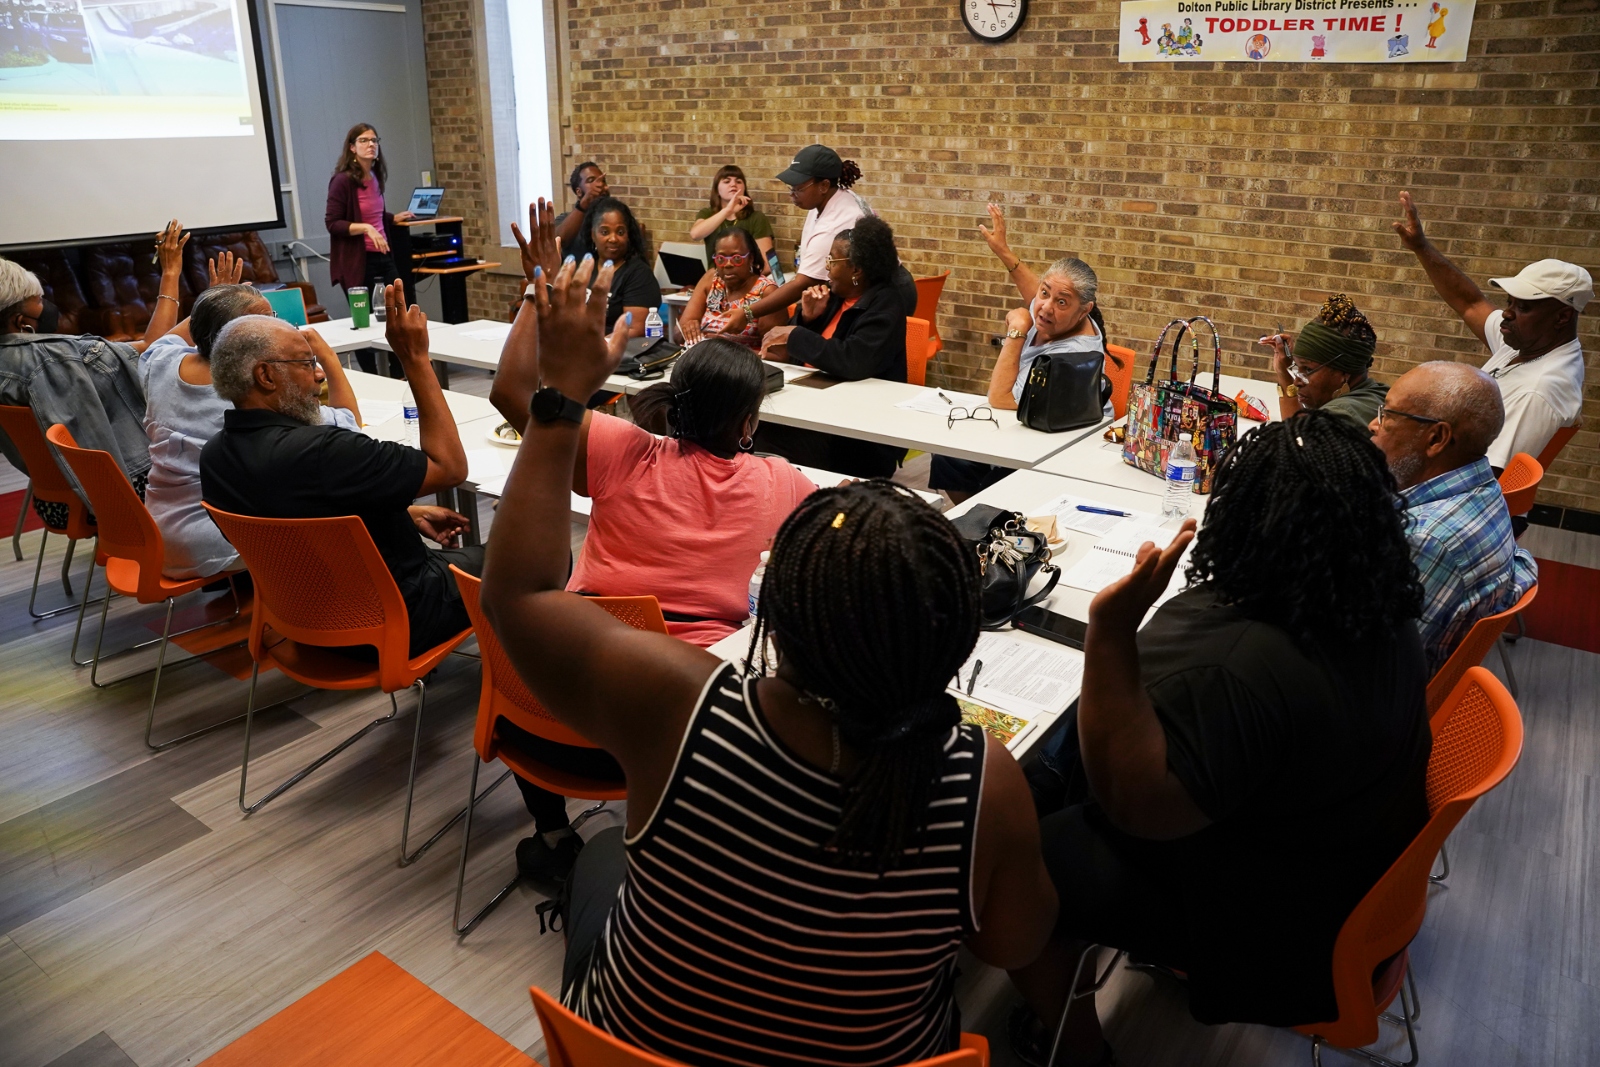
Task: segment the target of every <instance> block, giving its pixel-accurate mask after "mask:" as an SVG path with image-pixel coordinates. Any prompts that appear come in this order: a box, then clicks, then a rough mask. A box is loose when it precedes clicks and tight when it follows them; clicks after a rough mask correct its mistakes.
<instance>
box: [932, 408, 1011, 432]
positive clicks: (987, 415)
mask: <svg viewBox="0 0 1600 1067" xmlns="http://www.w3.org/2000/svg"><path fill="white" fill-rule="evenodd" d="M958 422H987V423H988V424H989V425H990V426H993V427H994V428H995V429H997V430H998V429H999V428H1000V424H999V423H998V422H996V421H995V418H994V412H993V411H991V410H990V409H988V408H986V407H975V408H973V409H972V410H970V411H969V410H967V409H966V408H951V409H950V414H948V415H946V416H945V417H944V428H945V429H947V430H948V429H950V428H951V427H953V426H954V425H955V424H956V423H958Z"/></svg>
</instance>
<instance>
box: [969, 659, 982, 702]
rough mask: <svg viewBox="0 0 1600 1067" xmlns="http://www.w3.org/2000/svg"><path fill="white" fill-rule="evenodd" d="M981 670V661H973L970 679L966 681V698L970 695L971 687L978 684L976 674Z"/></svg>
mask: <svg viewBox="0 0 1600 1067" xmlns="http://www.w3.org/2000/svg"><path fill="white" fill-rule="evenodd" d="M981 670H983V660H981V659H980V660H973V662H972V677H971V678H968V679H967V696H971V695H972V690H973V687H974V686H976V685H977V684H978V672H979V671H981Z"/></svg>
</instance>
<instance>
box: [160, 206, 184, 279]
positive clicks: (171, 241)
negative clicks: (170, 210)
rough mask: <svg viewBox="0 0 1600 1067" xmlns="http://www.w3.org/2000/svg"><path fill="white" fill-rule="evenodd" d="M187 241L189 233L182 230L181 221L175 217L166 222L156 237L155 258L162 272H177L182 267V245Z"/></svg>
mask: <svg viewBox="0 0 1600 1067" xmlns="http://www.w3.org/2000/svg"><path fill="white" fill-rule="evenodd" d="M188 243H189V235H188V234H186V233H184V232H183V224H182V223H180V222H179V221H178V220H177V219H173V220H172V221H171V222H169V223H167V225H166V228H165V229H163V230H162V231H161V233H160V234H158V235H157V237H156V260H157V261H158V262H159V263H160V264H161V273H162V274H177V273H178V272H179V271H181V270H182V269H183V246H184V245H186V244H188Z"/></svg>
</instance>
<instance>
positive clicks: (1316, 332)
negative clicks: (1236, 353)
mask: <svg viewBox="0 0 1600 1067" xmlns="http://www.w3.org/2000/svg"><path fill="white" fill-rule="evenodd" d="M1261 343H1262V344H1264V345H1271V346H1272V349H1273V353H1272V372H1273V374H1274V375H1276V377H1277V379H1278V413H1279V414H1280V415H1281V416H1282V417H1283V418H1285V419H1287V418H1288V417H1289V416H1291V415H1294V414H1296V413H1298V412H1301V411H1318V410H1320V411H1326V412H1328V413H1329V414H1332V415H1338V416H1339V417H1340V418H1342V419H1345V420H1347V421H1348V422H1350V423H1352V424H1353V425H1355V426H1357V427H1359V428H1361V429H1363V430H1365V429H1366V428H1367V424H1368V423H1370V422H1371V421H1372V420H1373V419H1375V418H1377V417H1378V409H1379V408H1381V407H1383V398H1384V397H1385V396H1387V395H1388V394H1389V387H1388V386H1387V385H1385V384H1384V383H1382V382H1380V381H1378V380H1377V379H1376V378H1372V377H1369V376H1368V375H1367V370H1368V369H1369V368H1370V367H1371V366H1372V355H1373V353H1374V352H1376V351H1377V348H1378V334H1377V332H1376V331H1375V330H1373V328H1372V323H1370V322H1368V321H1367V317H1366V316H1365V315H1363V314H1361V312H1360V311H1358V310H1356V306H1355V304H1353V303H1351V302H1350V298H1349V297H1348V296H1345V295H1344V294H1343V293H1339V294H1337V295H1336V296H1330V297H1328V299H1327V300H1325V301H1323V304H1322V307H1321V309H1319V310H1318V311H1317V317H1316V318H1314V319H1312V320H1311V321H1310V322H1308V323H1306V324H1305V325H1304V326H1302V327H1301V328H1300V336H1299V337H1298V338H1296V339H1295V341H1294V348H1293V351H1292V353H1291V350H1290V348H1289V335H1288V334H1286V333H1278V334H1273V335H1271V336H1270V337H1263V338H1262V339H1261Z"/></svg>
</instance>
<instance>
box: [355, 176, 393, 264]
mask: <svg viewBox="0 0 1600 1067" xmlns="http://www.w3.org/2000/svg"><path fill="white" fill-rule="evenodd" d="M356 195H357V197H358V199H359V201H360V204H361V221H362V222H364V223H366V224H367V225H368V226H371V227H372V228H373V229H375V230H377V231H378V232H379V233H381V234H383V236H384V238H385V239H386V240H387V239H388V236H389V235H388V233H387V232H386V231H385V230H384V228H383V190H382V189H379V188H378V180H377V179H376V178H368V179H367V184H365V185H363V186H362V187H361V191H360V192H359V193H357V194H356ZM366 240H367V251H368V252H376V251H377V250H378V244H377V242H376V241H374V240H373V239H372V235H371V234H370V233H369V234H367V235H366Z"/></svg>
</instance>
